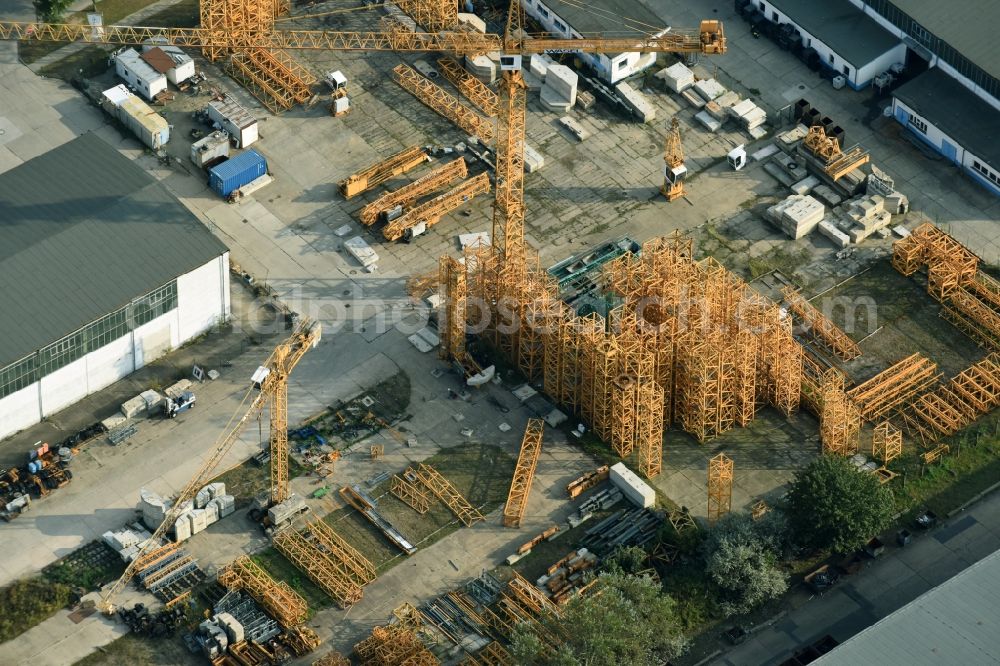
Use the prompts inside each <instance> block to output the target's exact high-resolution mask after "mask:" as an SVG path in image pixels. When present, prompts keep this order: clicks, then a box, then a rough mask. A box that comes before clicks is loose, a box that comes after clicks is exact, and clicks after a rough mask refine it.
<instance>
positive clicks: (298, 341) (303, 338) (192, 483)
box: [100, 321, 322, 613]
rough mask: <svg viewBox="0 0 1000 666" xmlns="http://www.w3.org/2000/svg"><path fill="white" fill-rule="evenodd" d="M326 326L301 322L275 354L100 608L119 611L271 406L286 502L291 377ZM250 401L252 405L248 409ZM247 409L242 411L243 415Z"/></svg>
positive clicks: (275, 485)
mask: <svg viewBox="0 0 1000 666" xmlns="http://www.w3.org/2000/svg"><path fill="white" fill-rule="evenodd" d="M321 335H322V329H321V327H320V325H319V323H313V322H308V321H303V322H300V324H299V325H298V326H297V327H296V329H295V331H294V332H293V333H292V334H291V335H290V336H289V337H288V339H286V340H285V341H284V342H282V343H281V344H280V345H278V347H277V348H276V349H275V350H274V351H273V352H272V353H271V356H270V357H269V358H268V359H267V361H266V362H265V363H264V365H262V366H261V367H260V368H258V369H257V371H256V372H255V373H254V375H253V379H252V383H253V385H252V386H251V388H250V389H249V390H248V391H247V393H246V395H245V396H244V397H243V402H242V403H241V404H240V408H238V409H237V411H236V413H235V414H234V415H233V417H232V419H230V421H229V423H228V424H227V429H226V431H225V433H224V434H223V435H221V436H220V437H219V439H218V440H216V442H215V446H214V448H213V449H212V451H211V453H210V454H209V456H208V459H207V460H206V461H205V463H204V464H203V465H202V466H201V467H200V468H199V469H198V471H197V472H195V474H194V476H192V477H191V479H190V480H189V481H188V482H187V484H186V485H185V486H184V488H183V489H182V490H181V492H180V493H178V495H177V497H176V498H175V499H174V502H173V504H172V505H171V506H170V508H169V509H168V510H167V512H166V515H165V516H164V518H163V522H162V523H161V524H160V526H159V527H157V528H156V531H155V532H153V536H152V537H150V538H149V540H148V541H146V543H145V544H144V545H143V546H142V548H140V549H139V552H138V553H137V554H136V556H135V559H133V560H132V562H131V563H130V564H129V565H128V567H126V569H125V572H124V573H123V574H122V575H121V577H120V578H119V579H118V580H117V581H115V582H114V584H112V585H111V586H110V587H108V589H107V590H106V591H105V592H104V595H103V596H102V598H101V602H100V607H101V610H102V611H103V612H105V613H112V612H114V605H113V604H112V603H111V602H112V599H113V598H114V597H115V596H116V595H117V594H118V593H119V592H121V591H122V589H124V587H125V586H126V585H127V584H128V582H129V581H130V580H131V579H132V576H134V575H135V573H136V572H137V571H138V570H139V569H140V568H141V565H142V561H143V556H144V555H146V554H147V553H149V552H150V551H152V550H153V549H154V548H156V547H157V546H158V544H159V542H160V539H161V538H162V537H163V536H164V535H166V533H167V532H168V531H169V530H170V529H171V528H172V527H173V526H174V523H175V522H177V519H178V518H179V517H180V515H181V513H183V511H184V504H185V502H187V501H188V500H189V499H192V498H193V497H194V496H195V494H197V492H198V491H199V490H200V489H201V488H202V487H204V486H205V485H206V484H207V483H209V482H210V481H211V480H212V478H213V476H214V472H215V469H216V468H217V467H218V466H219V463H221V462H222V459H223V458H225V457H226V454H227V453H229V451H230V449H232V447H233V444H235V443H236V441H237V440H238V439H239V438H240V433H242V432H243V428H244V427H246V425H247V424H248V423H250V422H251V421H253V420H254V419H255V418H256V417H257V415H258V414H259V413H260V412H261V410H263V408H264V406H265V405H267V404H270V409H271V438H270V446H271V493H270V497H271V500H272V501H282V499H278V498H284V499H287V496H288V375H289V373H291V371H292V369H293V368H294V367H295V365H296V364H297V363H298V362H299V361H300V360H301V359H302V356H303V355H305V353H306V352H307V351H308V350H309V349H312V348H313V347H315V346H316V345H317V344H319V341H320V337H321ZM248 401H249V407H246V408H245V411H244V410H243V408H244V405H246V404H247V402H248ZM241 411H242V415H240V414H241Z"/></svg>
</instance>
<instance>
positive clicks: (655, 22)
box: [541, 0, 698, 37]
mask: <svg viewBox="0 0 1000 666" xmlns="http://www.w3.org/2000/svg"><path fill="white" fill-rule="evenodd" d="M541 1H542V3H544V4H545V6H546V7H548V8H549V9H551V10H552V11H553V12H555V13H556V14H558V15H559V16H560V17H562V18H563V19H565V20H566V22H567V23H569V25H570V27H571V28H573V29H574V30H576V31H577V32H579V33H580V34H583V35H586V34H587V33H595V32H599V33H601V34H603V35H605V36H607V37H628V36H632V35H638V34H655V33H658V32H661V31H662V30H663V29H665V28H666V27H667V25H666V22H665V21H664V20H663V19H661V18H660V17H658V16H657V15H656V14H654V13H653V12H652V11H650V10H649V9H648V8H647V7H646V6H645V5H644V4H642V3H641V2H639V0H593V1H588V2H575V1H574V2H560V1H559V0H541ZM685 27H688V26H685ZM693 27H695V28H697V27H698V26H693Z"/></svg>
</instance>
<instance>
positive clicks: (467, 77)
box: [438, 58, 500, 117]
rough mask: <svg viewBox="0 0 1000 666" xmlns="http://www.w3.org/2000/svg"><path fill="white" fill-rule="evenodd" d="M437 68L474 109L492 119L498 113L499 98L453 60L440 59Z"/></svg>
mask: <svg viewBox="0 0 1000 666" xmlns="http://www.w3.org/2000/svg"><path fill="white" fill-rule="evenodd" d="M438 66H439V67H440V68H441V73H442V74H443V75H444V78H446V79H448V81H450V82H451V84H452V85H453V86H455V87H456V88H457V89H458V92H460V93H462V95H463V96H465V98H466V99H467V100H469V101H470V102H472V104H473V105H474V106H476V108H478V109H479V110H480V111H482V112H483V113H485V114H486V115H487V116H490V117H493V116H496V115H497V114H498V113H499V112H500V98H499V97H498V96H497V94H496V93H495V92H493V91H492V90H490V87H489V86H488V85H486V84H485V83H483V82H482V81H480V80H479V79H477V78H476V77H474V76H473V75H472V74H470V73H469V72H468V71H466V69H465V68H464V67H462V65H461V64H459V62H458V61H457V60H455V59H454V58H440V59H439V60H438Z"/></svg>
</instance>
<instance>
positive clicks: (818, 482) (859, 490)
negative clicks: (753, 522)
mask: <svg viewBox="0 0 1000 666" xmlns="http://www.w3.org/2000/svg"><path fill="white" fill-rule="evenodd" d="M892 512H893V499H892V493H891V492H890V491H889V489H888V488H887V487H885V486H883V485H881V484H880V483H879V482H878V480H877V479H876V478H875V475H874V474H867V473H864V472H860V471H858V469H857V468H856V467H855V466H854V465H852V464H851V463H850V462H849V461H848V460H847V459H846V458H842V457H840V456H822V457H821V458H818V459H817V460H814V461H813V462H812V463H810V464H809V466H808V467H806V468H805V469H803V470H800V471H799V472H798V473H797V474H796V475H795V480H794V481H793V482H792V487H791V490H790V491H789V493H788V506H787V508H786V510H785V513H786V515H787V518H788V527H789V529H790V530H791V537H792V539H793V540H794V541H795V542H796V543H798V544H800V545H802V546H805V547H807V548H811V549H814V550H820V549H823V548H831V549H832V550H833V551H834V552H840V553H848V552H851V551H853V550H855V549H857V548H860V547H861V546H863V545H864V544H865V543H866V542H867V541H868V540H869V539H870V538H871V537H872V536H874V535H876V534H878V533H879V532H881V531H882V530H883V529H885V528H886V527H887V526H888V525H889V522H890V520H892Z"/></svg>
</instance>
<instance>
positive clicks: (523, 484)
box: [503, 419, 545, 527]
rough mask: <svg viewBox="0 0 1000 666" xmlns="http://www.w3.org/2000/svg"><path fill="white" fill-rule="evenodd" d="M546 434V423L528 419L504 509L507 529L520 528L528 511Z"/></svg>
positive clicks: (540, 420)
mask: <svg viewBox="0 0 1000 666" xmlns="http://www.w3.org/2000/svg"><path fill="white" fill-rule="evenodd" d="M544 432H545V421H543V420H542V419H528V425H527V427H526V428H525V430H524V438H523V439H522V440H521V452H520V453H518V455H517V465H516V466H515V467H514V477H513V478H512V479H511V482H510V492H508V493H507V504H506V505H505V506H504V509H503V524H504V526H505V527H520V526H521V520H522V519H523V518H524V514H525V512H527V510H528V496H529V495H530V494H531V483H532V481H534V479H535V467H537V466H538V457H539V456H540V455H541V453H542V437H543V435H544Z"/></svg>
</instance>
